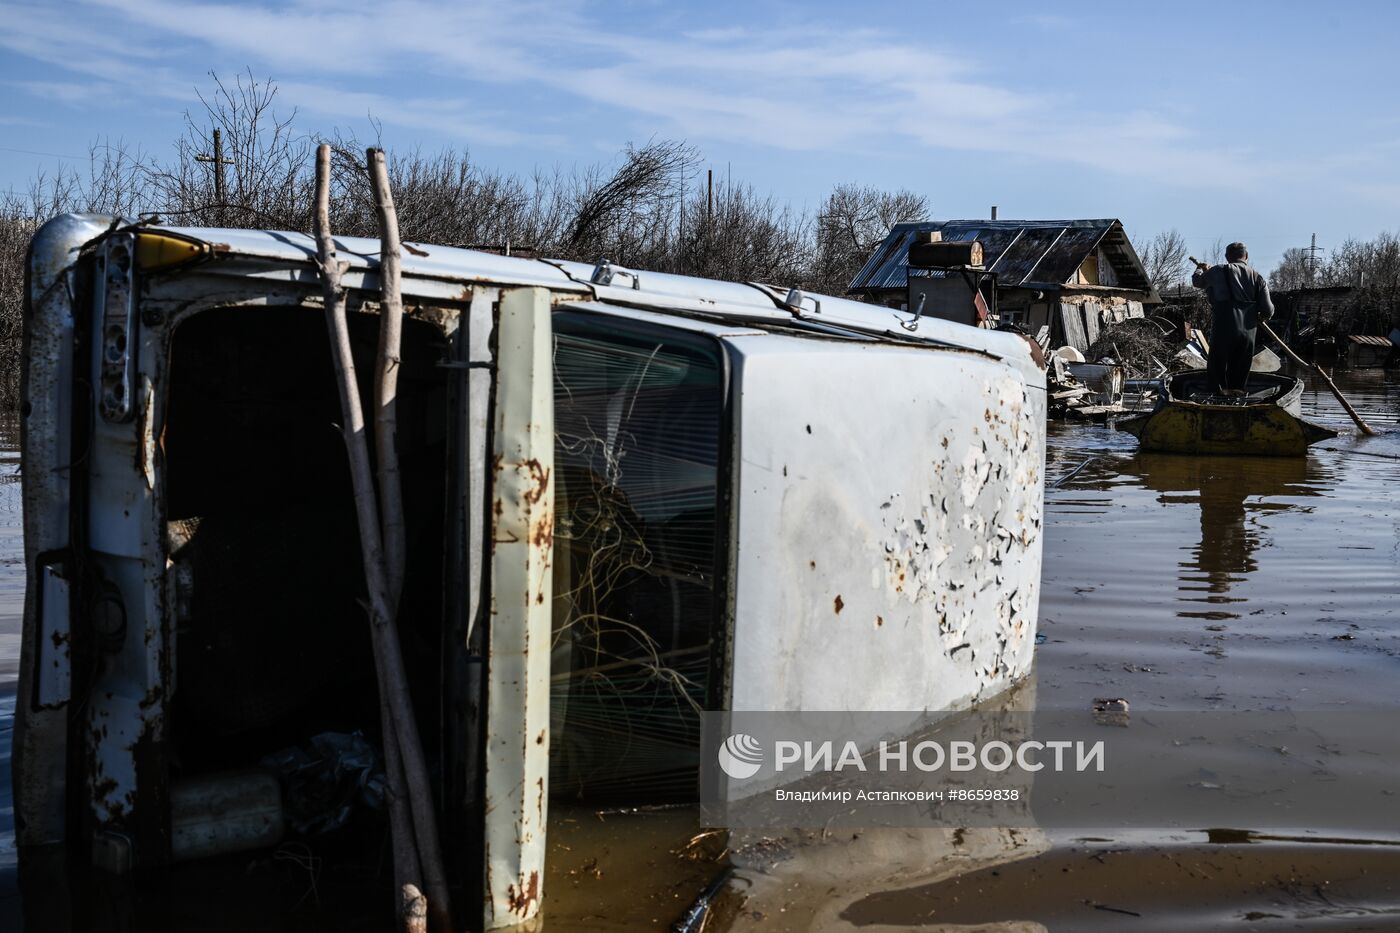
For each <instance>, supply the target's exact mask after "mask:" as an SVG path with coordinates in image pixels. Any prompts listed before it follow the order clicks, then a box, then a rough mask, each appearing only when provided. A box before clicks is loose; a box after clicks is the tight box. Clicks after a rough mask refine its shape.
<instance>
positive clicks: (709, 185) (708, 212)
mask: <svg viewBox="0 0 1400 933" xmlns="http://www.w3.org/2000/svg"><path fill="white" fill-rule="evenodd" d="M714 215H715V170H714V169H713V168H711V169H709V170H708V171H707V172H706V173H705V232H706V233H709V231H710V229H711V226H712V223H713V218H714Z"/></svg>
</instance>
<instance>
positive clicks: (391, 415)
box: [365, 149, 451, 930]
mask: <svg viewBox="0 0 1400 933" xmlns="http://www.w3.org/2000/svg"><path fill="white" fill-rule="evenodd" d="M365 155H366V164H367V166H368V170H369V181H370V187H371V189H372V190H373V191H374V206H375V210H376V213H377V214H378V216H379V296H380V300H379V353H378V366H377V370H376V373H375V375H376V379H375V384H374V385H375V392H374V395H375V416H374V445H375V446H374V449H375V456H376V459H377V460H378V467H379V471H378V481H379V525H380V529H381V534H382V543H383V559H384V582H385V587H386V593H385V595H386V598H387V601H388V606H387V609H388V611H389V613H390V618H391V619H393V620H396V619H397V618H398V611H399V603H400V599H401V597H402V595H403V578H404V570H405V562H406V561H407V556H408V555H407V544H406V539H405V534H404V509H403V488H402V479H401V477H400V475H399V453H398V385H399V365H400V362H401V355H400V354H401V347H402V342H403V292H402V288H401V282H402V269H401V260H402V248H401V244H400V242H399V220H398V212H397V210H396V209H395V207H394V195H393V192H392V191H391V190H390V188H389V171H388V167H387V165H386V164H385V160H384V150H382V149H370V150H368V151H367V152H366V153H365ZM390 628H391V632H392V634H393V635H394V637H395V639H397V625H396V624H391V626H390ZM386 745H387V742H386ZM400 751H403V749H400ZM419 766H420V767H422V768H423V776H424V778H425V781H424V785H423V787H422V788H420V787H418V786H417V785H416V782H414V781H412V780H410V786H411V790H410V797H409V805H410V809H411V811H412V814H413V828H414V837H415V839H416V841H417V844H418V856H419V863H420V864H421V865H422V868H423V877H424V880H425V881H426V882H427V894H428V910H429V912H430V913H431V914H432V915H433V917H434V925H435V926H437V927H438V928H439V929H443V930H446V929H447V928H448V927H450V925H451V922H450V913H449V911H448V892H447V878H446V873H445V872H444V870H443V866H442V851H441V847H440V845H439V842H438V836H437V821H436V815H435V813H434V811H433V798H432V792H431V787H430V786H428V785H427V783H426V776H427V768H426V766H424V765H423V764H422V762H421V761H420V762H419Z"/></svg>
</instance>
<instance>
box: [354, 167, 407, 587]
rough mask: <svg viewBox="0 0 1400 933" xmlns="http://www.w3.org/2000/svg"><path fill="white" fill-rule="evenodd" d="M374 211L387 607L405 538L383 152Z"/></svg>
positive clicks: (397, 290) (393, 236) (394, 231)
mask: <svg viewBox="0 0 1400 933" xmlns="http://www.w3.org/2000/svg"><path fill="white" fill-rule="evenodd" d="M365 162H366V165H367V166H368V168H369V182H370V188H371V189H372V190H373V191H374V207H375V210H376V212H377V213H378V214H379V367H378V371H377V372H376V373H375V376H376V379H375V382H374V408H375V412H374V453H375V458H376V459H377V461H378V466H379V524H380V528H381V529H382V531H383V538H384V561H385V578H386V579H387V581H388V584H389V608H390V609H393V610H394V611H395V612H397V611H398V608H399V600H400V598H401V596H402V595H403V577H404V569H405V563H406V561H407V559H408V555H407V545H406V543H405V534H404V510H403V488H402V485H401V479H400V476H399V451H398V387H399V366H400V363H401V355H400V354H401V346H402V343H403V292H402V290H401V287H400V282H401V279H402V273H401V271H400V261H401V259H402V249H401V247H400V245H399V217H398V212H397V211H396V210H395V208H394V194H393V192H392V191H391V190H390V188H389V171H388V167H387V166H386V165H385V162H384V150H383V149H369V150H367V151H366V153H365Z"/></svg>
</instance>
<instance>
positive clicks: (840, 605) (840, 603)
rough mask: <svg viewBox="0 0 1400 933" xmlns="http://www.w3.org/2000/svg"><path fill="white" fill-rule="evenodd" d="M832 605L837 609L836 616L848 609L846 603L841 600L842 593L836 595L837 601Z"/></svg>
mask: <svg viewBox="0 0 1400 933" xmlns="http://www.w3.org/2000/svg"><path fill="white" fill-rule="evenodd" d="M832 605H834V606H835V607H836V614H837V615H838V616H839V615H840V614H841V610H842V609H845V608H846V603H845V601H844V600H842V599H841V594H840V593H837V594H836V599H835V600H834V601H833V603H832Z"/></svg>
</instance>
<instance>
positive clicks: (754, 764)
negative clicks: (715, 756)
mask: <svg viewBox="0 0 1400 933" xmlns="http://www.w3.org/2000/svg"><path fill="white" fill-rule="evenodd" d="M761 767H763V747H762V746H761V745H759V744H758V739H756V738H754V737H753V736H751V735H747V734H745V733H743V732H736V733H734V734H733V735H731V736H730V737H729V738H727V739H725V740H724V744H723V745H721V746H720V747H719V769H720V770H721V771H723V772H724V773H725V774H727V775H729V776H730V777H732V778H734V779H735V780H736V781H741V780H743V779H744V778H751V777H753V776H754V775H755V774H757V773H758V769H759V768H761Z"/></svg>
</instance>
